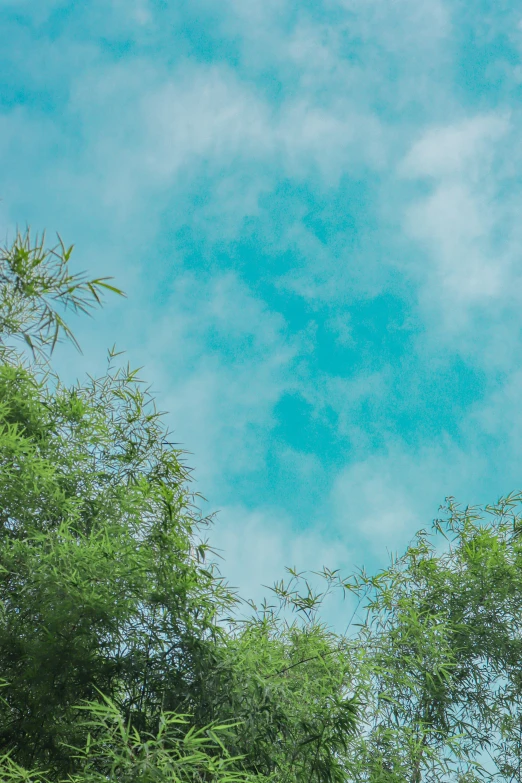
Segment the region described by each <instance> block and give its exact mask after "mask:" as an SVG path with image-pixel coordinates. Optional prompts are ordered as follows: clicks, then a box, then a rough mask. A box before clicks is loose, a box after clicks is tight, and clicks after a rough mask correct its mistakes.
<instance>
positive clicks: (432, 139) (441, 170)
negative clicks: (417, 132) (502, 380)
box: [399, 114, 522, 361]
mask: <svg viewBox="0 0 522 783" xmlns="http://www.w3.org/2000/svg"><path fill="white" fill-rule="evenodd" d="M518 125H519V123H518V118H513V119H511V120H510V119H509V118H508V117H507V116H505V115H499V114H490V115H486V116H476V117H474V118H471V119H467V120H463V121H460V122H455V123H451V124H449V125H446V126H440V127H436V128H432V129H430V130H428V131H427V132H426V133H425V134H424V135H423V136H422V138H421V139H419V140H418V141H417V142H416V143H415V144H414V145H413V147H412V148H411V149H410V151H409V153H408V154H407V155H406V157H405V159H404V160H403V162H402V164H401V166H400V167H399V173H400V174H401V175H402V176H403V177H405V178H412V179H419V180H427V182H428V183H429V192H428V194H427V195H426V194H423V195H417V196H416V197H415V198H413V199H412V200H411V201H410V203H409V205H408V206H407V207H406V209H405V213H404V222H403V226H404V230H405V233H406V235H407V236H408V237H410V238H411V239H413V240H414V241H415V243H417V246H418V247H420V248H421V252H420V253H418V254H417V255H416V258H415V261H411V262H409V264H408V265H407V267H406V268H407V271H408V273H409V274H410V276H411V278H412V279H414V280H416V281H417V282H418V283H419V284H420V292H419V296H420V303H421V307H422V310H423V313H424V316H425V319H426V321H427V323H428V324H429V327H430V329H429V333H430V334H429V337H428V339H431V340H434V341H437V340H439V341H441V344H448V341H449V342H451V343H453V344H454V346H455V347H456V346H460V349H461V350H463V351H466V352H471V354H473V353H474V354H475V358H477V359H478V360H479V361H480V359H479V357H478V353H482V354H483V356H484V357H485V356H491V355H492V353H495V352H496V351H497V349H498V342H499V335H500V333H503V327H502V324H501V320H502V319H500V318H499V315H500V313H503V314H504V317H505V318H512V317H514V318H515V319H516V320H517V321H518V319H519V316H518V314H517V313H516V308H518V305H519V302H520V299H521V297H520V295H519V294H518V293H517V292H518V291H519V289H520V286H519V280H520V273H521V265H520V260H519V256H520V253H519V246H520V240H521V238H522V237H521V231H520V219H519V217H518V215H517V212H518V209H517V207H516V205H517V204H518V203H519V197H520V188H519V187H518V186H517V184H516V183H515V181H514V180H513V177H512V167H513V159H515V160H519V158H520V154H519V152H518V144H517V142H516V136H517V134H518V131H517V128H518ZM422 251H423V253H424V255H423V254H422ZM403 268H404V267H403ZM508 314H509V315H508ZM499 329H500V332H499ZM478 335H480V338H479V340H478V341H477V337H478ZM492 343H494V344H495V345H496V346H497V348H495V351H492V349H491V345H492ZM473 344H474V345H473Z"/></svg>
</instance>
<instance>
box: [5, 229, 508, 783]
mask: <svg viewBox="0 0 522 783" xmlns="http://www.w3.org/2000/svg"><path fill="white" fill-rule="evenodd" d="M70 257H71V248H67V247H66V246H65V245H64V244H63V243H62V242H61V240H59V242H58V244H57V245H56V246H55V247H53V248H51V249H48V248H47V246H46V244H45V241H44V239H43V238H40V239H39V238H37V237H36V238H35V239H33V238H32V237H31V235H30V233H29V232H26V233H24V234H20V235H18V236H17V237H16V238H15V241H14V242H13V243H12V244H11V245H9V246H7V247H6V248H4V249H3V251H2V252H1V253H0V499H1V500H0V515H1V524H0V667H1V671H0V676H1V677H2V682H1V685H2V687H1V689H0V778H1V779H2V780H5V781H11V782H12V783H22V781H35V783H36V782H38V783H44V781H49V783H65V781H67V782H68V783H101V782H102V781H107V780H111V781H117V782H118V783H127V782H128V783H130V782H131V781H143V783H149V782H150V783H153V782H154V783H167V781H169V782H170V781H172V782H175V781H215V783H227V782H229V783H234V782H237V783H239V782H240V781H245V783H246V782H247V781H251V782H252V781H258V782H260V781H274V783H342V782H343V781H357V783H421V781H441V782H442V781H450V780H459V781H461V783H472V781H476V780H483V779H484V780H486V779H489V778H493V777H496V778H498V779H499V780H502V781H517V780H518V781H519V780H521V779H522V771H521V764H522V761H521V759H522V674H521V671H522V670H521V665H520V659H521V652H522V650H521V645H522V633H521V632H522V627H521V625H522V619H521V618H522V536H521V531H522V517H521V516H520V514H519V507H520V503H521V500H522V495H519V494H513V495H512V496H510V497H508V498H504V499H503V500H501V501H500V502H499V503H498V504H497V505H495V506H491V507H487V508H485V509H477V508H465V509H461V508H460V507H459V506H458V505H457V504H456V502H455V501H453V500H452V499H450V500H449V501H448V505H447V507H446V513H445V517H444V519H443V520H441V521H437V522H436V523H435V524H434V526H433V529H432V530H431V531H429V532H426V531H421V532H420V533H419V534H418V535H417V537H416V538H415V539H414V541H413V542H412V544H411V545H410V546H409V547H408V548H407V550H406V552H405V553H404V555H402V556H400V557H397V558H394V559H393V560H392V562H391V563H390V565H389V566H388V567H387V568H386V569H384V570H383V571H382V572H380V573H378V574H377V575H375V576H368V575H367V574H366V573H365V572H364V571H359V572H357V573H356V574H355V575H353V576H351V577H347V576H343V575H341V574H340V573H338V572H335V571H334V572H332V571H329V570H328V569H327V568H324V570H323V572H322V573H321V575H320V576H321V579H322V582H321V585H322V586H320V587H319V588H316V587H313V586H312V584H311V582H310V580H309V578H308V577H307V576H306V575H301V574H299V573H297V572H295V571H292V570H291V569H288V571H287V577H286V580H283V581H281V582H279V583H277V584H276V585H275V586H274V589H273V593H272V598H271V599H270V601H269V602H268V603H265V604H264V605H263V606H261V607H260V608H256V607H254V606H253V605H250V606H249V607H248V611H245V609H246V608H247V607H246V604H245V603H244V602H242V601H241V598H240V597H239V596H238V595H237V594H236V593H235V592H234V591H233V590H231V589H230V588H229V586H228V585H227V584H226V582H225V580H224V579H223V578H222V576H221V574H220V572H219V570H218V568H217V566H216V563H215V557H214V555H213V552H212V550H211V548H210V547H209V544H208V542H207V541H206V539H205V535H206V531H207V529H208V526H209V525H210V524H211V520H210V519H207V518H203V517H202V515H201V513H200V511H199V504H198V496H197V494H195V493H194V491H193V489H192V484H191V474H190V471H189V470H188V469H187V467H186V464H185V462H184V456H183V453H182V452H180V451H179V450H178V449H176V448H175V447H174V446H173V445H172V443H171V441H170V436H169V432H168V429H167V428H166V426H165V420H164V417H163V415H162V414H161V413H160V412H159V411H158V410H157V408H156V403H155V399H154V397H153V395H152V394H151V392H150V390H149V389H148V387H147V386H146V385H145V384H144V383H143V381H142V379H141V378H140V376H139V373H138V371H136V370H134V369H131V368H130V367H128V366H127V367H125V366H122V365H121V363H120V362H121V359H120V355H119V354H118V353H116V351H115V350H112V351H110V352H109V358H108V366H107V370H106V372H105V374H104V375H103V376H102V377H99V378H87V380H86V381H83V382H81V381H78V382H77V383H76V384H75V385H73V386H72V387H71V386H67V385H65V384H64V383H62V381H61V380H60V378H59V377H58V376H57V375H56V373H55V372H54V370H53V368H52V364H51V354H52V353H53V351H54V349H55V348H56V346H57V344H58V343H59V342H60V341H61V339H72V340H73V341H74V336H73V334H72V331H71V329H70V327H69V325H68V324H67V322H66V320H65V316H66V314H67V310H73V311H76V312H80V313H81V312H88V311H89V310H90V309H92V307H93V306H96V305H99V304H100V303H101V297H102V294H103V293H104V292H113V293H121V292H119V291H118V289H117V288H115V287H114V286H113V285H112V284H111V283H109V281H108V280H107V279H103V278H101V279H92V280H90V279H89V278H88V277H86V276H85V275H77V274H72V273H70V272H69V260H70ZM17 340H18V343H17ZM17 346H18V347H17ZM332 590H340V591H342V592H343V593H344V594H345V596H346V597H347V598H348V601H347V616H349V615H350V614H351V613H352V612H353V616H354V618H355V622H354V624H352V625H351V626H350V628H349V630H348V631H347V632H346V633H345V634H341V633H338V632H336V631H335V630H334V629H332V628H329V627H328V626H327V625H326V624H325V623H324V622H322V620H321V606H322V603H323V601H324V599H325V597H326V595H327V594H328V593H329V592H330V591H332ZM240 609H241V611H239V610H240ZM343 624H345V622H340V623H339V625H340V627H342V626H343Z"/></svg>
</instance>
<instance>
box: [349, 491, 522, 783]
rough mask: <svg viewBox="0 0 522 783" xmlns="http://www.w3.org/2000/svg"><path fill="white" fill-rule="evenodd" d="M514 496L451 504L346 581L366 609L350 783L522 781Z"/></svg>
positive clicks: (519, 557) (521, 542) (520, 602)
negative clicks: (383, 564) (407, 541)
mask: <svg viewBox="0 0 522 783" xmlns="http://www.w3.org/2000/svg"><path fill="white" fill-rule="evenodd" d="M521 501H522V494H516V495H515V494H514V495H511V496H510V497H508V498H505V499H503V500H501V501H499V503H498V505H496V506H489V507H486V508H485V509H483V510H481V509H478V508H467V509H465V510H461V509H460V508H459V506H458V505H456V504H455V502H454V501H453V499H449V503H448V507H447V509H446V511H447V516H446V519H445V520H444V521H442V520H438V521H437V522H436V523H435V525H434V532H433V535H428V534H426V533H425V532H424V531H423V532H421V533H419V534H418V536H417V537H416V540H415V541H414V542H413V544H412V545H411V546H410V547H408V549H407V551H406V553H405V554H404V555H403V556H402V557H400V558H398V559H397V560H395V561H394V562H393V563H392V564H391V566H390V568H389V569H387V570H386V571H385V572H383V573H382V574H380V575H379V577H378V578H374V579H373V580H369V579H368V578H367V577H366V576H365V575H364V574H362V575H360V576H359V577H358V578H357V579H354V580H353V582H352V583H351V584H350V589H351V590H352V591H354V592H355V593H356V594H357V595H359V596H360V597H361V598H362V599H363V600H365V602H366V612H367V617H366V622H365V623H364V627H363V629H362V633H361V636H360V638H359V640H358V644H359V645H360V649H361V658H362V660H363V664H362V666H361V667H360V668H359V675H360V680H359V687H360V690H359V693H360V695H361V698H362V699H363V701H364V702H365V704H366V709H365V714H364V715H361V719H362V721H363V722H364V723H365V726H366V730H365V731H363V732H361V736H360V738H359V740H358V741H359V743H360V746H359V751H358V758H359V759H360V764H359V768H358V769H357V770H356V774H354V778H355V779H356V780H361V781H380V780H383V781H384V780H397V781H403V780H404V781H411V782H412V783H417V781H421V780H425V781H443V780H444V781H445V780H449V779H451V780H461V781H476V780H480V779H489V778H490V777H491V776H492V775H495V776H497V777H499V779H500V780H509V781H516V780H520V779H521V766H520V759H521V758H522V732H521V727H522V677H521V675H520V660H521V654H522V646H521V645H522V576H521V575H522V538H521V537H520V535H519V530H520V529H521V523H522V519H521V517H520V515H519V513H518V512H517V508H518V507H520V503H521ZM440 534H442V535H443V536H444V541H445V542H446V546H445V547H443V546H442V545H441V544H442V542H441V541H440ZM363 694H364V696H363Z"/></svg>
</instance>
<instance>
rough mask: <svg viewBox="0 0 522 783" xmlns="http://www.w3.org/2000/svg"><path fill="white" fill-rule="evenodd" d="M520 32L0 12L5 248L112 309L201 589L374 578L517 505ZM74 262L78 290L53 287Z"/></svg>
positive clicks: (449, 18) (100, 326)
mask: <svg viewBox="0 0 522 783" xmlns="http://www.w3.org/2000/svg"><path fill="white" fill-rule="evenodd" d="M521 97H522V10H521V9H520V7H519V4H517V3H515V2H507V0H496V2H486V1H485V0H476V1H475V2H474V3H473V4H471V3H469V2H464V0H277V1H276V0H262V2H261V1H260V0H257V1H255V2H254V0H220V2H216V0H177V1H176V2H174V1H173V0H170V1H169V0H103V2H102V1H101V0H91V1H90V2H89V3H85V2H71V0H68V2H65V0H0V163H1V166H0V172H1V174H0V198H1V201H0V233H1V234H2V238H3V237H6V236H7V237H12V236H13V232H14V231H15V229H16V226H21V227H23V226H25V225H26V224H30V225H31V227H32V228H33V229H34V230H42V229H44V228H45V229H47V231H48V236H49V237H52V236H53V235H54V232H59V233H60V235H61V236H63V238H64V240H65V241H66V242H68V243H75V246H76V250H75V256H73V259H74V268H75V269H78V270H83V269H85V270H87V271H88V272H89V273H90V274H91V275H92V276H100V275H111V276H113V277H114V278H115V281H116V284H118V285H119V286H120V287H122V288H123V289H124V290H125V291H126V293H127V299H126V300H121V301H120V300H119V301H116V300H115V299H111V300H109V301H108V302H107V306H106V307H105V309H104V310H103V311H101V312H100V313H97V314H96V318H95V320H92V321H91V320H88V321H78V323H74V324H73V326H74V328H75V333H76V335H77V336H78V338H79V341H80V343H81V345H82V348H83V355H81V356H80V355H77V354H75V353H74V351H73V350H72V349H68V348H65V347H64V348H63V349H62V350H61V352H60V353H59V355H58V356H57V359H56V363H57V367H58V369H59V370H60V371H61V372H62V374H64V376H65V377H67V378H70V379H71V380H74V378H76V377H84V375H85V373H86V372H91V373H94V374H102V373H103V371H104V367H105V357H106V350H107V348H109V347H110V346H112V345H113V344H114V343H115V344H116V346H117V347H118V348H119V349H121V350H125V351H126V359H128V361H129V362H130V363H131V364H132V365H133V366H143V370H142V376H143V377H144V378H146V379H147V380H148V381H149V382H150V383H151V384H152V387H153V389H154V390H155V392H156V393H157V399H158V405H159V407H160V408H161V409H163V410H166V411H168V414H167V421H168V424H169V426H170V428H171V429H172V431H173V434H174V439H175V440H176V441H177V442H179V443H181V444H182V445H183V447H184V448H185V449H186V450H187V451H188V452H189V454H188V455H187V457H186V459H187V462H188V464H189V465H190V466H191V467H193V468H194V477H195V489H196V490H197V491H198V492H201V493H202V494H203V495H204V496H205V498H206V499H207V504H206V505H205V509H206V510H208V511H217V512H219V513H218V514H217V517H216V524H215V527H214V529H213V531H212V534H211V542H212V543H213V545H214V546H216V547H217V548H219V549H220V550H223V554H224V557H225V560H224V562H223V564H222V570H223V572H224V573H225V575H226V576H227V577H228V578H229V579H230V581H231V582H232V583H233V584H234V585H237V586H239V587H240V589H241V591H242V592H243V594H245V595H250V596H253V597H254V598H258V597H259V596H260V591H263V588H261V585H267V584H271V583H272V582H273V581H274V579H278V578H280V577H281V576H282V575H283V572H284V567H285V566H286V565H289V566H296V567H297V568H298V569H319V568H321V567H322V566H323V565H327V566H328V567H330V568H341V569H343V571H346V572H350V571H351V570H353V568H354V567H357V566H362V565H365V566H366V568H367V569H369V570H370V571H371V570H376V569H378V568H380V567H382V566H383V565H385V564H386V562H387V560H388V557H389V554H390V552H394V551H399V552H400V551H401V549H403V548H404V547H405V545H406V544H407V543H408V541H409V540H410V539H411V538H412V536H413V535H414V533H415V531H416V530H418V529H419V528H425V527H429V526H430V525H431V522H432V520H433V519H434V518H435V517H437V516H438V514H439V512H438V509H439V506H440V505H441V504H442V503H443V502H444V498H445V497H446V496H455V497H456V498H457V499H458V500H459V501H460V502H461V503H462V504H463V505H467V504H481V503H493V502H495V501H496V500H497V499H498V498H499V497H500V496H502V495H505V494H507V493H508V492H511V491H513V490H519V489H522V475H521V468H522V401H521V392H522V332H521V328H522V113H521V108H520V105H521V104H520V99H521ZM71 263H73V262H71Z"/></svg>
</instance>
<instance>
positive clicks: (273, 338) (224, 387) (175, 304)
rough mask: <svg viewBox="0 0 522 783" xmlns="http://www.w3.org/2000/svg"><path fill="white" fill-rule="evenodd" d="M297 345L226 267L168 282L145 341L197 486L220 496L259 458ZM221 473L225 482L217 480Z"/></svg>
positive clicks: (288, 381)
mask: <svg viewBox="0 0 522 783" xmlns="http://www.w3.org/2000/svg"><path fill="white" fill-rule="evenodd" d="M299 351H300V342H299V338H298V337H290V336H289V334H288V332H287V328H286V324H285V322H284V320H283V318H282V317H281V316H280V315H279V314H278V313H275V312H272V311H270V310H269V309H268V308H267V307H266V305H265V304H264V303H263V302H262V301H261V300H260V299H258V298H257V297H255V296H254V295H253V294H252V293H251V292H250V291H249V290H248V288H247V287H246V286H245V285H244V284H243V283H241V282H240V281H239V280H238V278H237V277H236V276H235V275H233V274H226V275H222V276H217V277H214V278H211V279H210V280H208V282H207V283H206V284H205V283H202V282H201V281H198V280H196V279H195V278H194V277H193V276H191V275H185V276H182V277H180V278H179V279H178V280H177V281H176V282H175V283H174V284H173V286H172V288H171V292H170V296H169V298H168V301H167V303H166V305H165V306H164V308H163V315H162V317H161V319H160V320H159V321H155V322H154V324H153V327H152V329H151V331H150V332H149V334H148V335H147V337H146V338H145V341H144V348H143V352H144V355H146V357H147V371H148V373H150V374H152V377H154V378H155V379H156V388H158V387H159V388H161V400H162V405H164V406H165V407H166V408H167V409H168V411H169V420H170V421H172V422H173V426H174V437H175V439H176V440H177V441H179V442H181V443H182V444H183V445H184V446H185V447H187V448H188V449H189V450H190V451H191V452H192V453H193V454H194V455H195V462H196V464H197V468H198V469H197V473H196V476H197V478H198V481H199V482H200V486H201V487H202V488H203V489H204V493H210V495H211V498H214V502H222V501H223V499H224V497H226V495H227V493H228V492H229V491H230V489H231V487H232V485H233V477H234V476H237V475H248V474H249V473H250V472H253V471H256V470H259V468H260V466H261V467H262V466H263V464H264V459H265V455H266V448H267V440H268V438H269V436H270V430H271V428H272V427H273V425H274V423H275V422H274V419H273V410H274V406H275V405H276V403H277V401H278V400H279V398H280V397H281V395H282V394H283V393H284V391H285V390H286V389H287V388H289V387H290V386H291V385H292V384H293V380H292V368H293V366H294V362H295V359H296V356H298V354H299ZM223 476H226V477H227V478H226V482H227V484H226V487H225V486H224V485H223Z"/></svg>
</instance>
